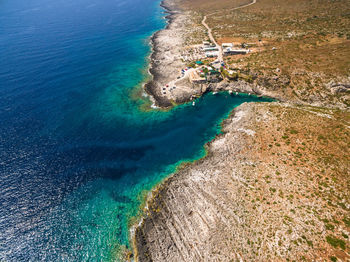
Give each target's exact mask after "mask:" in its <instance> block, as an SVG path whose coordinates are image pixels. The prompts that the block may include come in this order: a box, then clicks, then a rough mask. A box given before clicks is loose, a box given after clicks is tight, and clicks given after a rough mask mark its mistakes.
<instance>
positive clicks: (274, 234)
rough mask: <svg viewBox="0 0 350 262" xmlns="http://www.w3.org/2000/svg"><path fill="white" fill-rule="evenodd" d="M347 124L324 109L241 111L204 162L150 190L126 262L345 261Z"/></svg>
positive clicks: (253, 107) (257, 107) (258, 107)
mask: <svg viewBox="0 0 350 262" xmlns="http://www.w3.org/2000/svg"><path fill="white" fill-rule="evenodd" d="M340 119H342V120H340ZM349 122H350V116H349V113H344V112H343V113H342V112H339V111H333V110H330V109H321V108H314V107H292V106H289V105H281V104H276V103H273V104H265V103H264V104H263V103H261V104H255V103H251V104H243V105H241V106H240V107H239V108H237V109H236V110H235V112H234V115H232V116H231V117H230V118H229V119H227V120H226V121H225V123H224V132H225V133H224V134H223V135H221V136H219V137H217V138H216V139H215V140H214V141H213V142H212V143H210V144H209V146H208V150H209V153H208V156H207V157H206V158H204V159H202V160H200V161H198V162H196V163H195V164H194V165H189V166H186V167H184V168H182V169H181V171H179V172H178V173H176V174H174V175H173V176H172V177H170V178H169V179H167V180H166V181H165V182H164V183H163V184H162V185H161V186H159V187H158V188H157V189H155V190H154V192H153V194H152V197H150V199H149V201H148V210H147V211H146V214H147V215H146V217H145V218H144V220H143V222H142V223H141V225H140V226H139V227H138V228H137V229H136V232H135V240H136V241H135V243H136V244H135V252H134V253H135V256H136V260H137V261H271V260H272V261H280V260H286V259H291V260H293V259H295V260H300V258H302V257H303V258H305V259H311V260H317V261H318V260H319V259H321V260H322V259H328V258H329V257H330V256H336V257H338V258H341V259H343V261H344V260H346V259H349V254H348V253H347V251H348V249H347V246H349V240H348V238H346V237H347V236H348V235H349V230H350V228H349V221H350V220H349V218H348V217H347V216H348V214H349V208H350V203H349V188H350V186H349V180H348V174H349V173H350V164H349V163H350V153H349V147H348V146H347V145H348V143H349V141H350V133H349V131H348V130H349V126H350V125H349ZM319 130H321V131H319ZM271 134H272V135H271ZM316 134H317V135H316ZM320 137H321V138H320ZM330 239H333V240H337V241H338V242H337V241H335V242H332V241H329V240H330ZM334 243H341V244H340V245H335V244H334ZM343 244H344V245H343ZM343 248H344V249H343Z"/></svg>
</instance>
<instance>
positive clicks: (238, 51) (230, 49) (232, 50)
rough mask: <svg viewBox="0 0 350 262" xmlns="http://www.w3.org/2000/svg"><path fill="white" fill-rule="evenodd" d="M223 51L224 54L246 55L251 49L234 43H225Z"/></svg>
mask: <svg viewBox="0 0 350 262" xmlns="http://www.w3.org/2000/svg"><path fill="white" fill-rule="evenodd" d="M221 46H222V53H223V55H224V56H227V55H246V54H248V53H249V52H250V50H249V49H245V48H237V47H234V45H233V44H232V43H223V44H222V45H221Z"/></svg>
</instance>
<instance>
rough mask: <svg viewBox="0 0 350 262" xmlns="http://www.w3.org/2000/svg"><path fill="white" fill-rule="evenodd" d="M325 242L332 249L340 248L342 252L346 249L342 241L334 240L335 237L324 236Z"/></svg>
mask: <svg viewBox="0 0 350 262" xmlns="http://www.w3.org/2000/svg"><path fill="white" fill-rule="evenodd" d="M326 240H327V243H328V244H330V245H331V246H332V247H334V248H338V247H340V248H341V249H343V250H345V248H346V245H345V241H344V240H341V239H339V238H336V237H334V236H330V235H328V236H326Z"/></svg>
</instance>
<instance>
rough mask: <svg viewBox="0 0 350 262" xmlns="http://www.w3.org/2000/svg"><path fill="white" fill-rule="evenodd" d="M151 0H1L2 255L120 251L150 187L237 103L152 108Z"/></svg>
mask: <svg viewBox="0 0 350 262" xmlns="http://www.w3.org/2000/svg"><path fill="white" fill-rule="evenodd" d="M165 15H166V14H165V13H164V10H163V9H162V8H161V7H160V1H159V0H74V1H71V0H26V1H23V0H1V1H0V261H116V260H117V261H118V256H119V255H120V253H121V252H124V250H126V249H130V242H129V240H130V233H129V231H130V227H131V226H132V225H133V223H135V222H137V220H138V218H139V217H140V215H142V212H141V211H140V210H141V209H140V207H142V204H143V201H144V199H145V196H146V195H147V193H148V192H149V191H150V190H151V189H152V187H154V186H155V185H157V184H158V183H160V182H161V181H162V180H163V179H164V178H166V177H167V176H169V174H171V173H173V172H174V171H176V169H177V168H178V167H179V166H180V165H181V164H183V163H185V162H191V161H195V160H196V159H199V158H202V157H204V156H205V154H206V151H205V147H204V145H205V144H206V143H207V142H209V141H210V140H212V139H213V138H214V137H215V136H216V135H218V134H220V132H221V123H222V121H223V119H225V118H226V117H228V115H229V113H230V112H231V111H232V110H233V109H234V107H236V106H238V105H240V104H242V103H244V102H252V101H267V99H264V98H257V97H253V96H248V95H230V94H228V93H219V94H216V95H213V94H207V95H205V96H204V97H202V98H199V99H197V100H196V104H195V106H193V105H192V103H186V104H183V105H178V106H175V107H174V108H172V109H169V110H161V109H154V108H152V107H151V106H150V105H151V102H150V100H149V99H148V98H147V97H146V96H145V94H144V91H143V89H142V86H143V84H144V83H145V82H146V81H147V80H149V79H150V76H149V74H148V65H149V55H150V52H151V47H150V43H149V41H150V37H151V35H152V34H153V33H154V32H156V31H157V30H160V29H162V28H164V27H165V26H166V23H167V21H166V19H165Z"/></svg>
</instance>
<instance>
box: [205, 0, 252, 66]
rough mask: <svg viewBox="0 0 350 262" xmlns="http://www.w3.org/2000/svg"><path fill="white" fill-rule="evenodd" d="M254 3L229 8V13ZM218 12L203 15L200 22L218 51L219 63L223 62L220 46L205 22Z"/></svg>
mask: <svg viewBox="0 0 350 262" xmlns="http://www.w3.org/2000/svg"><path fill="white" fill-rule="evenodd" d="M255 3H256V0H253V1H252V2H251V3H249V4H246V5H242V6H238V7H235V8H231V9H229V11H233V10H237V9H241V8H244V7H247V6H250V5H253V4H255ZM217 12H218V11H216V12H213V13H210V14H208V15H205V16H204V17H203V20H202V25H203V26H204V27H205V28H206V29H207V30H208V36H209V39H210V41H211V42H212V43H214V44H215V46H216V47H217V48H218V49H219V56H218V59H219V61H220V63H221V62H223V61H224V59H223V54H222V48H221V46H220V45H218V43H217V42H216V41H215V38H214V37H213V34H212V29H211V28H210V27H209V26H208V24H207V23H206V22H205V21H206V20H207V16H211V15H214V14H216V13H217Z"/></svg>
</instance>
